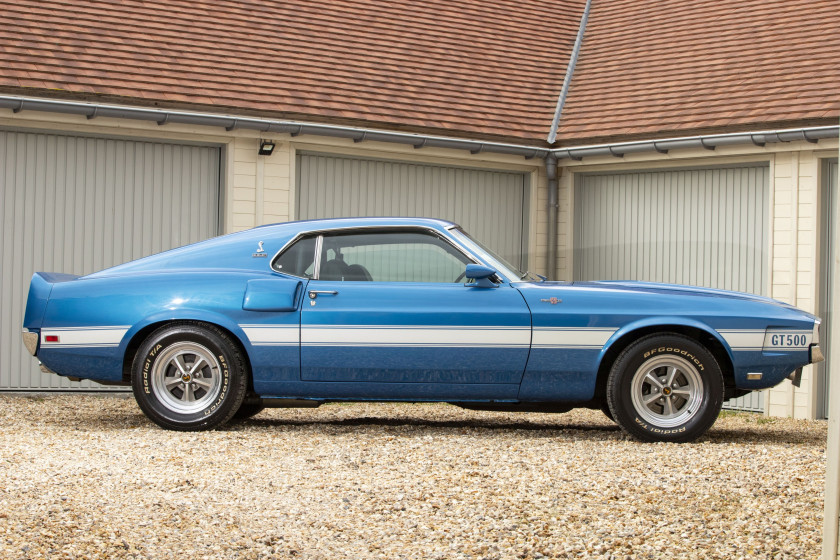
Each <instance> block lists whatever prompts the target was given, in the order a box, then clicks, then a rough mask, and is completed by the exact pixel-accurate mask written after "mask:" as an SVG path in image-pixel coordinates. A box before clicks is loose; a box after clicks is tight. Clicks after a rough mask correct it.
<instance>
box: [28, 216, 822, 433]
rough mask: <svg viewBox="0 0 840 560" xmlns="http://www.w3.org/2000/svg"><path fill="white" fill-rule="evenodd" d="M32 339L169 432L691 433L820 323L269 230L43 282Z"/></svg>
mask: <svg viewBox="0 0 840 560" xmlns="http://www.w3.org/2000/svg"><path fill="white" fill-rule="evenodd" d="M23 327H24V332H23V339H24V342H25V344H26V347H27V348H28V349H29V351H30V352H31V353H32V354H33V355H35V356H37V357H38V358H39V359H40V361H41V363H42V368H43V369H44V370H45V371H51V372H55V373H58V374H59V375H64V376H68V377H70V378H75V379H82V378H84V379H92V380H94V381H98V382H100V383H106V384H109V383H110V384H114V383H116V384H125V385H129V384H130V385H131V387H132V388H133V391H134V395H135V397H136V399H137V403H138V404H139V405H140V408H141V409H142V410H143V412H144V413H145V414H146V415H147V416H148V417H149V418H150V419H152V420H153V421H154V422H156V423H157V424H159V425H160V426H162V427H164V428H169V429H174V430H206V429H213V428H216V427H218V426H221V425H222V424H224V423H225V422H227V421H229V420H230V419H231V418H234V417H240V418H242V417H248V416H251V415H253V414H255V413H257V412H259V411H260V410H261V409H262V408H263V407H264V406H307V405H308V406H317V405H318V404H320V403H323V402H328V401H339V400H343V401H344V400H395V401H443V402H450V403H455V404H459V405H461V406H466V407H469V408H476V409H497V410H498V409H503V410H525V411H545V412H563V411H566V410H569V409H571V408H573V407H575V406H588V407H593V408H594V407H600V408H602V409H603V410H604V412H605V413H607V415H609V416H610V417H611V418H613V419H614V420H615V421H616V422H617V423H618V424H619V425H620V426H621V427H622V428H623V429H624V430H625V431H627V432H629V433H630V434H632V435H634V436H636V437H638V438H640V439H643V440H648V441H675V442H682V441H690V440H693V439H696V438H697V437H699V436H700V435H701V434H703V433H704V432H705V431H706V430H707V429H708V428H709V427H710V426H711V425H712V423H713V422H714V421H715V419H716V417H717V415H718V412H719V411H720V407H721V403H722V402H723V400H724V399H726V398H729V397H734V396H738V395H743V394H745V393H747V392H749V391H752V390H756V389H764V388H767V387H772V386H774V385H777V384H778V383H781V382H782V381H783V380H784V379H785V378H786V377H791V378H792V379H796V378H797V377H798V376H797V372H798V371H801V368H802V367H803V366H804V365H806V364H808V363H813V362H816V361H819V360H821V359H822V353H821V351H820V348H819V345H818V342H819V339H818V337H819V319H817V318H816V317H814V316H813V315H809V314H808V313H805V312H803V311H800V310H798V309H796V308H794V307H791V306H789V305H786V304H784V303H781V302H778V301H774V300H771V299H767V298H763V297H758V296H753V295H748V294H740V293H733V292H725V291H720V290H710V289H701V288H692V287H687V286H674V285H666V284H651V283H643V282H574V283H566V282H548V281H545V280H544V279H542V278H538V277H536V276H533V275H531V274H529V273H527V272H521V271H519V270H517V269H516V267H514V266H512V265H510V264H509V263H507V262H505V261H504V260H503V259H502V258H500V257H499V256H497V255H495V254H494V253H493V252H492V251H490V250H489V249H487V248H485V247H483V246H482V245H481V244H480V243H479V242H478V241H476V240H474V239H472V238H471V237H470V236H469V235H467V233H465V232H464V231H463V230H462V229H460V228H459V227H458V226H457V225H455V224H452V223H449V222H444V221H440V220H431V219H419V218H418V219H408V218H363V219H334V220H316V221H307V222H292V223H285V224H276V225H271V226H263V227H258V228H255V229H251V230H248V231H244V232H239V233H235V234H231V235H226V236H222V237H218V238H215V239H210V240H208V241H203V242H201V243H196V244H194V245H190V246H187V247H182V248H179V249H174V250H172V251H168V252H165V253H161V254H158V255H154V256H151V257H146V258H143V259H140V260H137V261H133V262H130V263H127V264H123V265H120V266H116V267H114V268H110V269H107V270H103V271H101V272H97V273H95V274H90V275H88V276H83V277H77V276H71V275H67V274H53V273H36V274H35V275H34V276H33V278H32V283H31V286H30V289H29V297H28V301H27V305H26V314H25V317H24V324H23Z"/></svg>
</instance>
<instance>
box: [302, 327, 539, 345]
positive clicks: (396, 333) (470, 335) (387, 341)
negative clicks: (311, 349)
mask: <svg viewBox="0 0 840 560" xmlns="http://www.w3.org/2000/svg"><path fill="white" fill-rule="evenodd" d="M530 343H531V329H530V327H478V326H450V325H446V326H420V325H417V326H390V325H381V326H380V325H304V326H303V328H302V329H301V344H303V345H305V346H380V347H449V348H483V347H489V348H528V346H529V345H530Z"/></svg>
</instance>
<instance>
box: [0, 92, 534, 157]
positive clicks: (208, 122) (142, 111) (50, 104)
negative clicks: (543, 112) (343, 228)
mask: <svg viewBox="0 0 840 560" xmlns="http://www.w3.org/2000/svg"><path fill="white" fill-rule="evenodd" d="M0 108H6V109H11V110H12V111H13V112H15V113H19V112H20V111H47V112H51V113H65V114H71V115H85V116H86V117H87V118H88V119H95V118H97V117H111V118H117V119H133V120H141V121H154V122H157V124H159V125H165V124H170V123H178V124H191V125H201V126H221V127H224V128H225V130H228V131H231V130H235V129H246V130H258V131H260V132H264V133H271V132H276V133H286V134H291V135H292V136H300V135H302V134H312V135H315V136H330V137H333V138H352V139H353V141H354V142H363V141H365V140H371V141H377V142H391V143H396V144H408V145H412V146H414V147H415V148H450V149H454V150H469V151H470V153H472V154H478V153H481V152H491V153H497V154H510V155H517V156H523V157H524V158H525V159H532V158H535V157H538V158H544V157H546V156H547V155H548V152H549V149H548V148H540V147H535V146H527V145H520V144H505V143H499V142H482V141H477V140H463V139H460V138H449V137H445V136H429V135H424V134H410V133H403V132H390V131H385V130H374V129H368V128H359V127H351V126H338V125H325V124H313V123H306V122H299V121H286V120H272V119H260V118H251V117H235V116H232V115H219V114H212V113H193V112H188V111H171V110H168V109H148V108H143V107H131V106H126V105H105V104H101V103H87V102H80V101H61V100H53V99H41V98H34V97H19V96H9V95H0Z"/></svg>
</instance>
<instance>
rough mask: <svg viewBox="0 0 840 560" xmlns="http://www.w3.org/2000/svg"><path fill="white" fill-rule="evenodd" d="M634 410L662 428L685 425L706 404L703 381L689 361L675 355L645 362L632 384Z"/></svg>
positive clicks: (634, 376)
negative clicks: (704, 402)
mask: <svg viewBox="0 0 840 560" xmlns="http://www.w3.org/2000/svg"><path fill="white" fill-rule="evenodd" d="M630 390H631V398H632V401H633V408H634V409H635V410H636V412H637V413H638V414H639V416H641V417H642V419H643V420H645V421H647V422H649V423H651V424H655V425H656V426H659V427H661V428H673V427H675V426H680V425H682V424H685V423H686V422H688V421H689V420H691V418H692V417H694V415H695V414H696V413H697V411H698V410H700V409H701V406H702V404H703V378H702V377H701V376H700V372H699V371H697V368H695V367H694V366H693V365H692V364H691V363H690V362H689V361H688V360H685V359H683V358H681V357H680V356H675V355H665V356H659V357H656V358H652V359H650V360H647V361H645V362H643V363H642V365H641V366H640V367H639V368H638V369H637V370H636V373H635V374H634V375H633V380H632V382H631V389H630Z"/></svg>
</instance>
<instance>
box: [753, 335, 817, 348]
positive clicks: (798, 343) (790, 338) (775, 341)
mask: <svg viewBox="0 0 840 560" xmlns="http://www.w3.org/2000/svg"><path fill="white" fill-rule="evenodd" d="M811 334H812V333H811V331H788V330H784V331H781V330H780V331H775V330H768V331H767V332H766V333H765V335H764V350H765V351H766V350H768V349H770V350H782V349H784V350H806V349H807V348H808V346H810V344H811Z"/></svg>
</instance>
